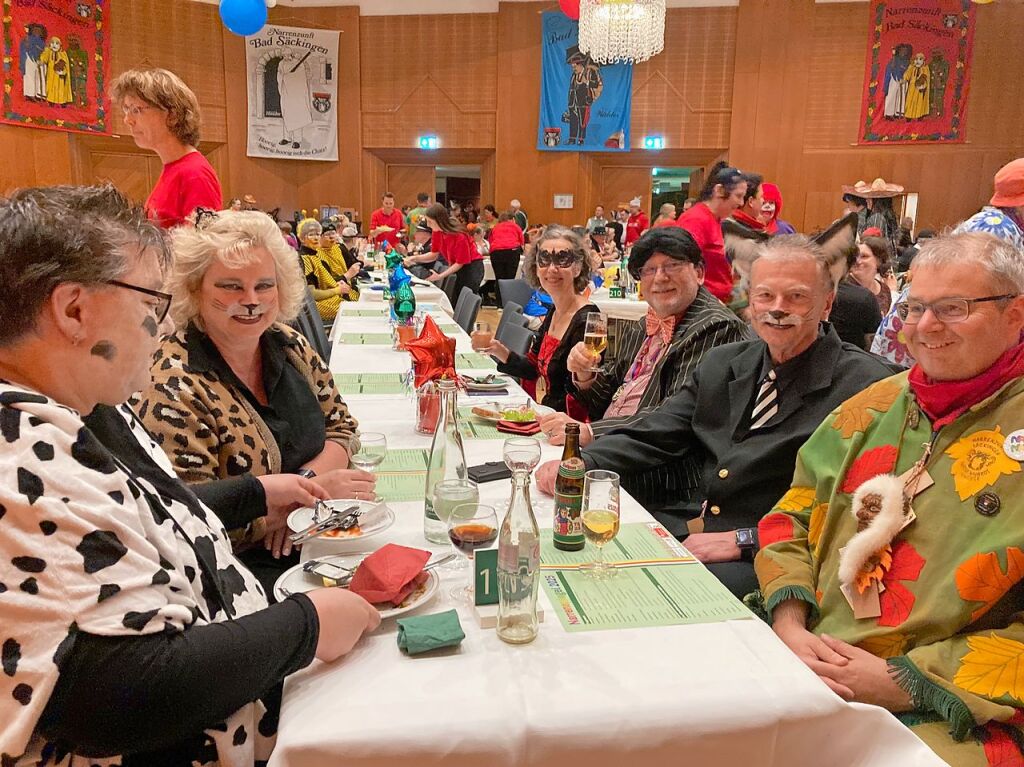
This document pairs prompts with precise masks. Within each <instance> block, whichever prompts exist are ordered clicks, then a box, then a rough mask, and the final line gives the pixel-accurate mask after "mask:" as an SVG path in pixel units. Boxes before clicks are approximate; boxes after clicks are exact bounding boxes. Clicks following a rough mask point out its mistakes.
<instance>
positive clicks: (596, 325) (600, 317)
mask: <svg viewBox="0 0 1024 767" xmlns="http://www.w3.org/2000/svg"><path fill="white" fill-rule="evenodd" d="M583 345H584V346H586V347H587V351H588V352H590V354H591V356H592V357H594V360H595V361H594V364H593V365H592V366H591V368H590V370H591V372H593V373H600V372H601V364H600V363H601V354H602V353H603V352H604V350H605V349H607V348H608V317H607V316H606V315H604V314H601V313H600V312H591V313H590V314H588V315H587V329H586V331H585V332H584V335H583Z"/></svg>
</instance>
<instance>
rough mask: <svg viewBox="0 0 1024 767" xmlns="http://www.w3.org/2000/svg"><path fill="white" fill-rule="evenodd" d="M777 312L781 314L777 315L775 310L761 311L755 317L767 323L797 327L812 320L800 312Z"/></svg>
mask: <svg viewBox="0 0 1024 767" xmlns="http://www.w3.org/2000/svg"><path fill="white" fill-rule="evenodd" d="M777 314H779V315H781V316H776V313H773V312H761V313H760V314H758V315H757V316H756V317H755V319H756V320H757V321H758V322H763V323H765V324H767V325H783V326H786V327H796V326H797V325H802V324H803V323H805V322H810V320H809V319H807V318H806V317H801V316H800V315H799V314H786V313H785V312H778V313H777Z"/></svg>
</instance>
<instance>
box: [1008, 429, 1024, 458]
mask: <svg viewBox="0 0 1024 767" xmlns="http://www.w3.org/2000/svg"><path fill="white" fill-rule="evenodd" d="M1003 452H1004V453H1006V455H1008V456H1009V457H1010V458H1012V459H1013V460H1015V461H1024V429H1017V431H1011V432H1010V433H1009V434H1007V435H1006V439H1005V440H1003Z"/></svg>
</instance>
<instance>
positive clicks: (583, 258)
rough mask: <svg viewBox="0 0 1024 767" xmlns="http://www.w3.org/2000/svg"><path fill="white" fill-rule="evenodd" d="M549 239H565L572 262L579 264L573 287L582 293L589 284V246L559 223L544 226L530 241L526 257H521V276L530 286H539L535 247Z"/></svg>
mask: <svg viewBox="0 0 1024 767" xmlns="http://www.w3.org/2000/svg"><path fill="white" fill-rule="evenodd" d="M549 240H565V241H566V242H568V243H569V246H570V249H571V250H572V256H573V262H574V263H578V264H579V265H580V273H579V275H578V276H577V277H576V278H575V279H574V280H573V283H572V285H573V289H574V290H575V291H576V292H577V293H582V292H583V291H584V290H586V288H587V285H589V284H590V275H591V266H590V248H589V247H588V246H587V244H584V242H583V238H582V237H580V236H579V235H578V234H576V232H574V231H573V230H572V229H569V228H568V227H565V226H562V225H560V224H551V225H550V226H548V227H546V228H545V229H544V231H543V232H541V234H540V236H539V237H538V238H537V239H536V241H535V242H532V243H530V248H529V250H527V251H526V258H525V259H523V277H525V278H526V281H527V282H528V283H529V284H530V286H531V287H534V288H539V287H540V279H539V278H538V277H537V248H539V247H540V246H541V245H543V244H544V243H545V242H548V241H549Z"/></svg>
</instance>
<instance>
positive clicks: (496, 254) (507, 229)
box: [487, 210, 526, 307]
mask: <svg viewBox="0 0 1024 767" xmlns="http://www.w3.org/2000/svg"><path fill="white" fill-rule="evenodd" d="M487 239H488V240H489V241H490V243H491V268H492V269H494V285H495V288H494V289H495V291H496V292H497V296H498V306H499V307H500V306H504V305H505V304H504V302H503V301H502V300H501V289H500V288H499V287H498V280H514V279H515V278H516V272H518V271H519V259H520V258H521V257H522V255H523V247H524V246H525V245H526V239H525V238H524V237H523V230H522V229H520V228H519V226H518V225H517V224H516V222H515V221H513V220H512V211H510V210H504V211H502V212H501V215H499V216H498V223H497V224H495V225H494V227H493V228H492V229H491V231H490V232H489V233H488V235H487Z"/></svg>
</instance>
